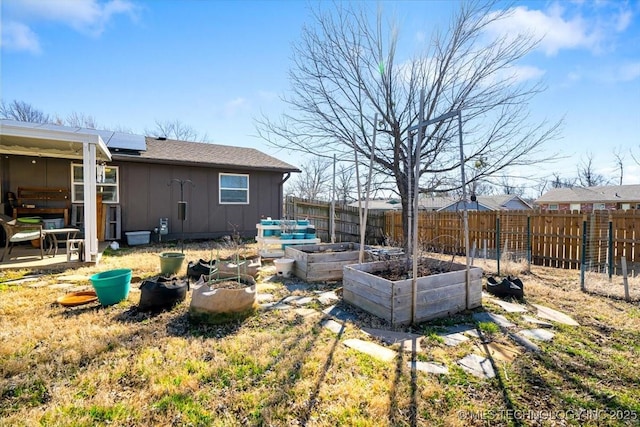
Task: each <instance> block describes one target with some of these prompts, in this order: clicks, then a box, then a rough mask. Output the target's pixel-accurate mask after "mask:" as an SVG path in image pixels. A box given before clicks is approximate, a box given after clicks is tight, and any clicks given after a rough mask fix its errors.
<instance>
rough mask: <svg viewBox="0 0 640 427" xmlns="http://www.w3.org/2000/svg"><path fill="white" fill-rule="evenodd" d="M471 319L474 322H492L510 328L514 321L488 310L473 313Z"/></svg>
mask: <svg viewBox="0 0 640 427" xmlns="http://www.w3.org/2000/svg"><path fill="white" fill-rule="evenodd" d="M472 317H473V320H475V321H476V322H493V323H495V324H497V325H498V326H502V327H503V328H512V327H514V326H516V325H515V323H511V322H510V321H508V320H507V318H506V317H504V316H503V315H501V314H495V313H490V312H488V311H485V312H482V313H473V316H472Z"/></svg>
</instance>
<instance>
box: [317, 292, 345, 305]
mask: <svg viewBox="0 0 640 427" xmlns="http://www.w3.org/2000/svg"><path fill="white" fill-rule="evenodd" d="M339 300H340V297H339V296H338V295H337V294H336V293H335V292H334V291H329V292H323V293H321V294H319V295H318V301H320V304H322V305H329V304H333V303H334V302H336V301H339Z"/></svg>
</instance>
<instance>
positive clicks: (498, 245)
mask: <svg viewBox="0 0 640 427" xmlns="http://www.w3.org/2000/svg"><path fill="white" fill-rule="evenodd" d="M496 261H497V262H498V276H499V275H500V216H499V215H496Z"/></svg>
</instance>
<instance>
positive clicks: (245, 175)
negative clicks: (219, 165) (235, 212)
mask: <svg viewBox="0 0 640 427" xmlns="http://www.w3.org/2000/svg"><path fill="white" fill-rule="evenodd" d="M223 176H244V177H247V188H246V189H244V188H227V187H222V177H223ZM249 187H250V185H249V174H246V173H224V172H220V173H219V174H218V203H220V204H221V205H248V204H249ZM222 190H245V191H246V192H247V201H246V202H223V201H222Z"/></svg>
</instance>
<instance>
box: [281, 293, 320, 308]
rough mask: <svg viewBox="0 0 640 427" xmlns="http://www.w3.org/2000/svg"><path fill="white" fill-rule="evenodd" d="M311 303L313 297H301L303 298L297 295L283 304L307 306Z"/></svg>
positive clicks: (286, 299) (285, 300)
mask: <svg viewBox="0 0 640 427" xmlns="http://www.w3.org/2000/svg"><path fill="white" fill-rule="evenodd" d="M311 301H313V298H311V297H301V296H296V295H292V296H290V297H286V298H285V299H284V300H283V301H282V302H284V303H285V304H293V305H298V306H300V305H306V304H309V303H310V302H311Z"/></svg>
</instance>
